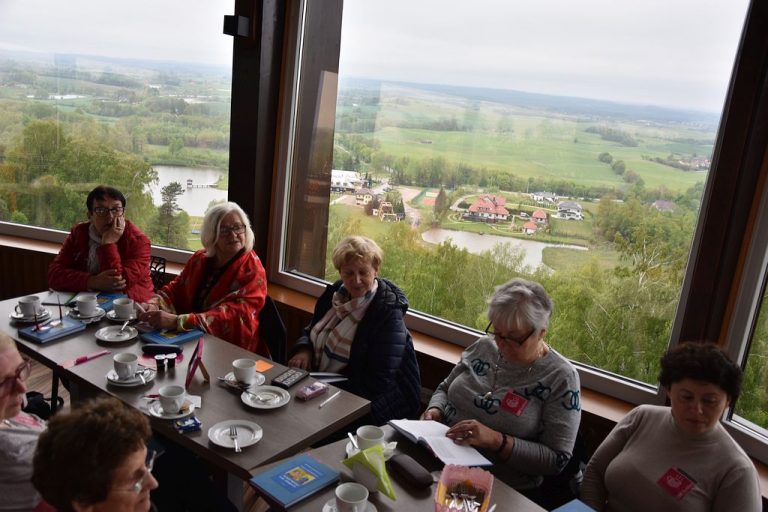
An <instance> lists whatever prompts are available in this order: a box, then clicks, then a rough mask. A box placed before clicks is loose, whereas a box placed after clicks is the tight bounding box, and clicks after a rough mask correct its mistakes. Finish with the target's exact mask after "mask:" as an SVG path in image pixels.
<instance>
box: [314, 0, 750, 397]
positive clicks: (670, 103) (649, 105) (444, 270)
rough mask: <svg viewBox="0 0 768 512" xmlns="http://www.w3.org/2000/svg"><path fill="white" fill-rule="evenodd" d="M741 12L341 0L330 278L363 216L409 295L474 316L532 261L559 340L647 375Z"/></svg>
mask: <svg viewBox="0 0 768 512" xmlns="http://www.w3.org/2000/svg"><path fill="white" fill-rule="evenodd" d="M745 11H746V2H745V1H740V2H736V3H734V2H731V1H728V2H726V1H720V2H710V3H708V4H707V5H706V6H705V5H701V4H700V3H694V2H676V3H674V5H672V4H669V3H668V2H650V3H649V2H645V3H640V4H638V3H636V2H621V3H617V2H603V1H589V2H587V3H584V2H579V3H573V2H568V1H557V2H555V3H554V4H553V3H552V2H547V3H546V4H537V3H535V2H523V3H520V2H504V1H498V2H485V3H484V4H483V8H482V9H466V4H465V3H463V2H462V3H460V2H417V3H415V4H414V3H413V2H407V3H406V2H402V1H392V2H386V3H376V4H371V3H370V2H362V1H355V0H350V1H347V2H345V3H344V14H343V20H342V34H341V52H340V62H339V80H338V84H339V85H338V96H337V109H336V127H335V136H334V137H335V138H334V151H333V173H332V176H331V192H330V198H331V201H330V211H329V221H328V239H327V244H326V252H327V258H326V272H325V277H326V279H328V280H335V279H337V274H336V272H335V270H334V269H333V267H332V265H331V263H330V252H331V251H332V249H333V247H334V245H335V244H336V243H337V242H338V241H339V240H340V239H341V238H342V237H343V236H345V235H347V234H350V233H363V234H366V235H368V236H371V237H372V238H375V239H376V240H377V241H378V242H379V243H380V245H381V246H382V247H383V249H384V251H385V260H384V265H383V268H382V275H383V276H385V277H387V278H390V279H392V280H394V281H395V282H397V283H398V284H399V285H400V286H401V287H402V288H403V289H404V290H405V291H406V292H407V294H408V297H409V300H410V302H411V305H412V307H413V308H415V309H418V310H420V311H423V312H426V313H428V314H430V315H434V316H435V317H439V318H442V319H446V320H449V321H452V322H456V323H459V324H463V325H467V326H470V327H474V328H477V329H482V328H483V327H484V326H485V324H486V320H485V315H484V313H485V299H486V297H487V296H488V295H489V294H490V292H491V291H492V289H493V287H494V286H495V285H498V284H500V283H502V282H504V281H506V280H508V279H510V278H512V277H515V276H523V277H527V278H530V279H535V280H537V281H540V282H541V283H542V284H543V285H544V286H545V287H546V289H547V290H548V291H549V292H550V293H551V295H552V297H553V299H554V302H555V314H554V316H553V319H552V322H551V327H550V330H549V333H548V337H547V339H548V341H549V342H550V343H552V344H553V346H554V347H555V348H557V349H558V350H560V351H561V352H562V353H564V354H565V355H566V356H568V357H570V358H572V359H575V360H577V361H579V362H581V363H584V364H587V365H591V366H594V367H596V368H600V369H604V370H608V371H611V372H615V373H618V374H621V375H623V376H626V377H629V378H632V379H636V380H639V381H642V382H645V383H655V382H656V378H657V374H658V360H659V357H660V355H661V354H662V352H663V351H664V350H665V348H666V346H667V345H668V342H669V337H670V331H671V327H672V322H673V320H674V316H675V311H676V307H677V303H678V300H679V295H680V288H681V285H682V280H683V276H684V273H685V269H686V263H687V258H688V253H689V249H690V245H691V240H692V236H693V232H694V228H695V225H696V222H697V219H698V213H699V208H700V204H701V196H702V192H703V190H704V185H705V182H706V179H707V175H708V171H709V168H710V165H711V160H712V152H713V147H714V142H715V140H716V137H717V130H718V125H719V122H720V112H721V109H722V106H723V101H724V98H725V94H726V92H727V86H728V81H729V78H730V74H731V69H732V66H733V60H734V56H735V52H736V48H737V44H738V41H739V36H740V33H741V29H742V25H743V21H744V13H745ZM660 12H663V13H664V15H663V16H660V15H659V13H660ZM712 20H717V23H713V22H712ZM703 26H706V27H707V30H701V29H700V27H703Z"/></svg>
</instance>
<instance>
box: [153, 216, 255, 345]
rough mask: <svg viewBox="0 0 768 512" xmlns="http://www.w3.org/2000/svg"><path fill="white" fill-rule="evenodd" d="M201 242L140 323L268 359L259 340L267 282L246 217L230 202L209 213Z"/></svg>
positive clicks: (204, 221) (204, 222)
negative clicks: (196, 334)
mask: <svg viewBox="0 0 768 512" xmlns="http://www.w3.org/2000/svg"><path fill="white" fill-rule="evenodd" d="M200 238H201V240H202V242H203V247H204V249H201V250H199V251H197V252H196V253H195V254H193V255H192V257H191V258H190V259H189V261H187V264H186V265H185V266H184V270H182V272H181V274H179V276H178V277H176V279H174V280H173V281H171V282H170V283H168V284H167V285H165V286H164V287H163V288H162V289H160V291H159V292H158V294H157V296H156V297H155V298H154V299H153V300H152V301H150V302H148V303H146V304H143V305H142V307H143V308H144V309H145V310H146V312H145V313H142V314H141V315H139V318H140V319H141V320H143V321H146V322H148V323H149V324H151V325H152V326H153V327H155V328H160V329H169V330H178V331H182V330H189V329H193V328H197V329H201V330H203V331H205V332H207V333H210V334H213V335H214V336H218V337H219V338H221V339H223V340H226V341H228V342H230V343H233V344H235V345H239V346H241V347H243V348H245V349H247V350H250V351H251V352H256V353H258V354H260V355H263V356H269V355H270V354H269V349H268V348H267V344H266V343H260V341H259V335H258V328H259V312H260V311H261V308H262V307H264V301H265V299H266V296H267V277H266V274H265V272H264V267H263V266H262V265H261V260H260V259H259V257H258V256H257V255H256V252H255V251H254V250H253V231H252V230H251V223H250V221H249V220H248V216H247V215H246V214H245V212H243V210H242V209H241V208H240V207H239V206H238V205H237V204H235V203H232V202H227V203H221V204H217V205H215V206H212V207H211V208H209V209H208V211H207V212H206V213H205V218H204V219H203V227H202V232H201V234H200Z"/></svg>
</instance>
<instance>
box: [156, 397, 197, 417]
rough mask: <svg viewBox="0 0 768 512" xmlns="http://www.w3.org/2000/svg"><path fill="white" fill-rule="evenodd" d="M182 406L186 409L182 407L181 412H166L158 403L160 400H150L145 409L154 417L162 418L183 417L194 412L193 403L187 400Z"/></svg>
mask: <svg viewBox="0 0 768 512" xmlns="http://www.w3.org/2000/svg"><path fill="white" fill-rule="evenodd" d="M184 406H185V407H186V409H182V410H181V412H177V413H167V412H165V411H164V410H163V407H162V406H161V405H160V400H152V401H151V402H150V403H149V405H148V406H147V410H149V414H151V415H152V416H154V417H155V418H161V419H164V420H177V419H179V418H185V417H187V416H189V415H190V414H192V413H193V412H195V404H193V403H192V402H190V401H189V400H187V401H185V402H184Z"/></svg>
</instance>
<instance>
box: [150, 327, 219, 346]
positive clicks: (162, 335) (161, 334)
mask: <svg viewBox="0 0 768 512" xmlns="http://www.w3.org/2000/svg"><path fill="white" fill-rule="evenodd" d="M203 334H204V333H203V331H201V330H200V329H192V330H191V331H166V330H165V329H157V330H154V331H150V332H145V333H143V334H142V335H141V339H143V340H144V341H146V342H148V343H163V344H166V345H183V344H184V343H186V342H188V341H197V340H199V339H200V337H201V336H203Z"/></svg>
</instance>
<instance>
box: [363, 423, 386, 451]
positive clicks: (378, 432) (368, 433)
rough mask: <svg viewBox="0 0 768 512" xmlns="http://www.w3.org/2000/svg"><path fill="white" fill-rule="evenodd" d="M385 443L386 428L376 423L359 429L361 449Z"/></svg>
mask: <svg viewBox="0 0 768 512" xmlns="http://www.w3.org/2000/svg"><path fill="white" fill-rule="evenodd" d="M377 444H384V430H382V429H381V428H379V427H376V426H374V425H364V426H362V427H360V428H358V429H357V446H359V447H360V449H361V450H365V449H366V448H370V447H371V446H376V445H377Z"/></svg>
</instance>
